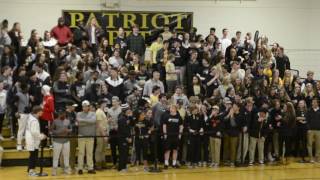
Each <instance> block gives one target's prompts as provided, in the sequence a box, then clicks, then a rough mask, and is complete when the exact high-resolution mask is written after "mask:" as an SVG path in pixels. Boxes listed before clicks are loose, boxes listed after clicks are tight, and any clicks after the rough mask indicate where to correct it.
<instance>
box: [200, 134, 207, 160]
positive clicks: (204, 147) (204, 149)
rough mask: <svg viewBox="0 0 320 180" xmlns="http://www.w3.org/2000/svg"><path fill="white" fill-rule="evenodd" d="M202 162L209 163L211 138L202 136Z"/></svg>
mask: <svg viewBox="0 0 320 180" xmlns="http://www.w3.org/2000/svg"><path fill="white" fill-rule="evenodd" d="M200 147H201V149H200V159H199V160H200V161H203V162H208V161H209V136H208V135H203V136H200Z"/></svg>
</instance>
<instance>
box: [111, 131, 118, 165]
mask: <svg viewBox="0 0 320 180" xmlns="http://www.w3.org/2000/svg"><path fill="white" fill-rule="evenodd" d="M109 135H110V146H111V155H112V163H113V165H116V164H117V161H118V156H117V148H119V146H118V137H117V136H118V132H117V131H116V130H110V133H109Z"/></svg>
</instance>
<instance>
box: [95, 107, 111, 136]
mask: <svg viewBox="0 0 320 180" xmlns="http://www.w3.org/2000/svg"><path fill="white" fill-rule="evenodd" d="M96 119H97V122H96V123H97V127H98V128H100V129H101V130H102V131H106V130H107V129H108V122H107V116H106V113H104V112H103V111H102V110H101V109H97V111H96ZM96 132H97V133H96V134H97V135H102V134H101V133H100V132H99V130H98V131H96Z"/></svg>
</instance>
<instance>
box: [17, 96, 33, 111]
mask: <svg viewBox="0 0 320 180" xmlns="http://www.w3.org/2000/svg"><path fill="white" fill-rule="evenodd" d="M16 96H17V97H18V98H19V100H18V112H19V113H25V110H26V107H29V103H30V98H29V94H23V93H22V92H17V94H16Z"/></svg>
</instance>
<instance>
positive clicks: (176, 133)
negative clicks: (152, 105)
mask: <svg viewBox="0 0 320 180" xmlns="http://www.w3.org/2000/svg"><path fill="white" fill-rule="evenodd" d="M162 129H163V134H164V135H163V136H164V144H165V147H164V148H165V153H164V169H168V167H169V158H170V153H171V151H172V167H173V168H179V167H178V165H177V157H178V145H179V141H180V140H181V136H182V132H183V122H182V119H181V117H180V115H179V113H178V112H177V106H176V105H171V106H170V113H169V115H167V116H165V117H164V118H163V125H162Z"/></svg>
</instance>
